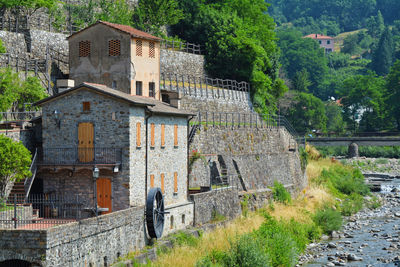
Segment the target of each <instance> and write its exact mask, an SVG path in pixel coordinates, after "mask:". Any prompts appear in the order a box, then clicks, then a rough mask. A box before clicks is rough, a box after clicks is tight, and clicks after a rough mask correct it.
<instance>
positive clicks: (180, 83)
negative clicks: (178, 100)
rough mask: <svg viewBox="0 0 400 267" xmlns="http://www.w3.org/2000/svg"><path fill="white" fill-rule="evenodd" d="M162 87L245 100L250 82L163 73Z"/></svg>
mask: <svg viewBox="0 0 400 267" xmlns="http://www.w3.org/2000/svg"><path fill="white" fill-rule="evenodd" d="M160 89H161V90H166V91H172V92H177V93H182V94H184V95H190V96H196V97H203V98H219V99H230V100H239V101H243V100H246V99H247V98H246V96H244V94H243V92H245V93H249V92H250V84H248V83H247V82H237V81H235V80H223V79H214V78H209V77H197V76H191V75H182V74H173V73H161V75H160Z"/></svg>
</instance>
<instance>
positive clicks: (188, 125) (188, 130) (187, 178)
mask: <svg viewBox="0 0 400 267" xmlns="http://www.w3.org/2000/svg"><path fill="white" fill-rule="evenodd" d="M194 117H195V116H191V117H190V118H189V119H188V121H187V134H186V138H187V149H186V154H187V156H186V199H187V200H189V155H190V151H189V150H190V149H189V146H190V144H189V134H190V121H191V120H193V118H194Z"/></svg>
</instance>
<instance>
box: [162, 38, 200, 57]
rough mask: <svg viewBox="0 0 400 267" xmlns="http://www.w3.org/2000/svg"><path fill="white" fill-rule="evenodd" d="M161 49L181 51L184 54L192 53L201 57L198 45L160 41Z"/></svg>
mask: <svg viewBox="0 0 400 267" xmlns="http://www.w3.org/2000/svg"><path fill="white" fill-rule="evenodd" d="M161 49H166V50H174V51H181V52H186V53H192V54H197V55H201V46H200V45H198V44H192V43H187V42H180V41H174V40H171V41H170V40H162V41H161Z"/></svg>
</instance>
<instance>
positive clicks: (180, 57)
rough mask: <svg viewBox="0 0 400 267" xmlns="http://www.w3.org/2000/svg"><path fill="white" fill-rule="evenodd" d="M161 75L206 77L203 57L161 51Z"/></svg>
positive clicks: (165, 50)
mask: <svg viewBox="0 0 400 267" xmlns="http://www.w3.org/2000/svg"><path fill="white" fill-rule="evenodd" d="M160 60H161V73H178V74H186V75H190V76H200V77H202V76H207V75H206V73H205V70H204V64H205V61H204V56H203V55H196V54H191V53H185V52H181V51H174V50H167V49H161V58H160Z"/></svg>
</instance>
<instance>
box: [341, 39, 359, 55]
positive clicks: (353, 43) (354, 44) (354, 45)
mask: <svg viewBox="0 0 400 267" xmlns="http://www.w3.org/2000/svg"><path fill="white" fill-rule="evenodd" d="M341 52H343V53H346V54H350V55H356V54H360V53H361V47H360V45H359V40H358V35H357V34H350V35H348V36H346V37H345V38H344V40H343V48H342V49H341Z"/></svg>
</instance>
